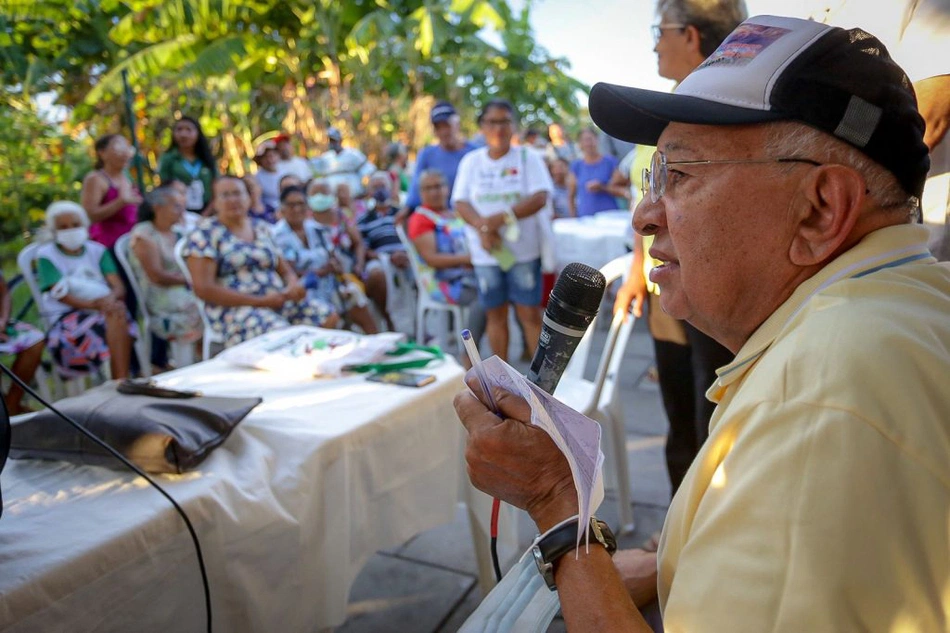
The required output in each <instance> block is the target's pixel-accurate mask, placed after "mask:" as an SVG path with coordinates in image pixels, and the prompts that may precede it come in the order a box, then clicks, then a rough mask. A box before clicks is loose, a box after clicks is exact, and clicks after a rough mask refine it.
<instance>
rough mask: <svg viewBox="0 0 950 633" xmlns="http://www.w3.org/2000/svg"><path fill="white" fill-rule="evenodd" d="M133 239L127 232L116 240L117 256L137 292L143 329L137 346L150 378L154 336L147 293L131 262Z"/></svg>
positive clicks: (145, 372) (144, 368) (144, 371)
mask: <svg viewBox="0 0 950 633" xmlns="http://www.w3.org/2000/svg"><path fill="white" fill-rule="evenodd" d="M131 239H132V235H131V234H130V233H126V234H125V235H123V236H122V237H120V238H119V239H118V240H116V242H115V257H116V259H117V260H119V266H121V267H122V270H124V271H125V276H126V277H128V279H129V284H130V285H131V286H132V292H133V293H134V294H135V302H136V303H137V304H138V306H139V310H138V311H139V316H140V317H141V319H142V329H141V335H140V336H139V340H138V341H136V346H137V347H138V354H139V359H145V362H144V363H142V364H141V367H140V370H141V371H142V375H143V376H145V377H146V378H150V377H151V376H152V336H151V330H149V315H148V310H146V309H145V295H144V294H142V287H141V286H140V285H139V280H138V278H136V276H135V271H134V270H132V265H131V262H129V242H130V241H131Z"/></svg>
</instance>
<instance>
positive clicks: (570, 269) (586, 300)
mask: <svg viewBox="0 0 950 633" xmlns="http://www.w3.org/2000/svg"><path fill="white" fill-rule="evenodd" d="M606 287H607V280H606V279H604V276H603V275H602V274H601V272H600V271H599V270H597V269H596V268H592V267H590V266H588V265H587V264H582V263H580V262H573V263H571V264H568V265H567V266H565V267H564V270H562V271H561V274H560V275H559V276H558V278H557V283H555V284H554V289H553V290H552V291H551V298H550V299H549V301H548V309H547V314H548V316H549V317H550V318H552V319H554V320H555V321H557V322H559V323H564V324H565V325H571V324H576V326H580V327H585V328H586V327H587V325H588V324H590V321H591V319H593V318H594V317H595V316H597V311H598V310H599V309H600V302H601V301H602V300H603V298H604V290H605V289H606Z"/></svg>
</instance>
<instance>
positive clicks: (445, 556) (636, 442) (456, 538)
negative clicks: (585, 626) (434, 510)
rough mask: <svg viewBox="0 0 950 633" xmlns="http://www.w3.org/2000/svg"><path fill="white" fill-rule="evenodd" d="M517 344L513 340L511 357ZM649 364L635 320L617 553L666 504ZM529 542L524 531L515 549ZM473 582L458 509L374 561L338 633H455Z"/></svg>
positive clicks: (467, 609)
mask: <svg viewBox="0 0 950 633" xmlns="http://www.w3.org/2000/svg"><path fill="white" fill-rule="evenodd" d="M598 334H599V335H600V336H599V337H598V338H597V339H595V349H598V348H599V347H600V345H598V343H600V341H602V339H603V332H599V333H598ZM517 345H518V343H517V341H515V342H513V344H512V347H513V350H512V351H513V352H514V348H516V346H517ZM511 356H512V358H515V357H516V356H515V354H514V353H512V355H511ZM592 357H594V358H596V354H594V353H592ZM652 363H653V348H652V344H651V341H650V336H649V333H648V332H647V330H646V323H645V322H640V323H637V324H636V326H635V328H634V331H633V335H632V336H631V338H630V343H629V345H628V346H627V350H626V353H625V357H624V364H623V369H622V376H621V382H620V389H621V393H622V399H623V405H624V414H625V419H626V430H627V452H628V455H629V464H630V478H631V485H632V495H633V499H632V503H633V507H634V518H635V521H636V528H635V530H634V531H633V532H632V533H630V534H626V535H624V536H623V537H621V539H620V540H621V546H622V547H631V546H637V545H640V544H642V543H643V542H644V541H646V540H647V539H648V538H649V537H650V535H651V534H653V533H654V532H656V531H658V530H659V529H660V527H661V526H662V524H663V520H664V518H665V516H666V508H667V506H668V504H669V496H670V487H669V481H668V479H667V474H666V467H665V463H664V458H663V445H664V441H665V435H666V425H667V422H666V416H665V415H664V413H663V408H662V404H661V403H660V395H659V391H658V388H657V385H656V384H655V383H654V382H652V381H651V380H650V379H649V378H648V376H647V371H648V369H649V367H650V366H651V365H652ZM513 364H515V365H516V366H518V368H519V369H521V370H522V371H524V370H525V369H526V368H527V364H526V363H513ZM589 371H592V369H589ZM607 494H608V498H607V499H605V501H604V503H603V505H602V506H601V509H600V510H599V511H598V513H597V514H598V516H600V517H601V518H603V519H605V520H607V521H608V522H609V523H610V524H611V525H612V526H615V525H616V524H617V523H618V520H617V519H618V514H617V509H616V505H617V504H616V498H615V497H614V496H613V493H612V492H611V491H608V493H607ZM530 538H531V534H530V533H528V532H527V531H526V532H525V534H524V543H523V544H522V545H523V546H522V548H521V549H524V548H526V547H527V545H528V542H529V540H530ZM476 576H477V573H476V566H475V554H474V551H473V548H472V542H471V538H470V532H469V527H468V520H467V518H466V516H465V513H464V511H463V510H461V509H460V510H459V512H458V513H457V515H456V519H455V521H454V522H453V523H451V524H449V525H445V526H441V527H438V528H435V529H433V530H430V531H428V532H424V533H422V534H419V535H417V536H416V537H414V538H413V539H411V540H410V541H408V542H406V543H404V544H403V545H401V546H399V547H395V548H393V549H391V550H388V551H384V552H379V553H378V554H376V555H375V556H373V557H372V558H371V559H370V560H369V562H368V563H367V565H366V566H365V567H364V568H363V571H362V572H361V573H360V575H359V576H358V577H357V579H356V582H355V584H354V585H353V589H352V591H351V594H350V603H349V617H348V619H347V621H346V623H345V624H343V625H342V626H340V627H338V628H337V629H336V633H370V632H371V633H455V631H457V630H458V628H459V626H460V625H461V624H462V622H464V621H465V619H466V618H467V617H468V615H469V614H470V613H471V612H472V611H473V610H474V609H475V607H476V606H477V605H478V603H479V601H480V600H481V593H480V591H479V589H478V583H477V578H476ZM560 631H564V626H563V623H562V622H560V621H559V620H557V619H556V620H555V621H554V623H552V625H551V627H550V629H549V632H560Z"/></svg>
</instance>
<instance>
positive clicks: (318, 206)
mask: <svg viewBox="0 0 950 633" xmlns="http://www.w3.org/2000/svg"><path fill="white" fill-rule="evenodd" d="M334 202H336V198H334V197H333V196H332V195H330V194H328V193H315V194H313V195H312V196H310V197H309V198H307V203H308V204H309V205H310V208H311V209H313V210H314V211H316V212H318V213H319V212H321V211H329V210H330V209H331V208H332V207H333V203H334Z"/></svg>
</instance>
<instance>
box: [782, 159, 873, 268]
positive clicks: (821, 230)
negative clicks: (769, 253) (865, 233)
mask: <svg viewBox="0 0 950 633" xmlns="http://www.w3.org/2000/svg"><path fill="white" fill-rule="evenodd" d="M799 194H800V197H799V198H797V199H796V200H793V202H792V204H793V205H796V206H794V207H793V210H792V211H791V213H792V214H793V216H794V221H795V223H796V227H795V233H794V235H793V238H792V243H791V245H790V246H789V257H790V259H791V261H792V262H793V263H795V264H797V265H799V266H814V265H817V264H821V263H824V262H826V261H828V260H829V259H831V258H832V257H834V256H836V255H837V254H838V253H839V252H840V250H841V246H842V245H843V244H845V242H846V241H847V240H848V238H849V237H850V236H851V234H852V232H853V230H854V226H855V224H856V223H857V221H858V218H859V217H860V215H861V211H862V209H863V207H864V206H865V199H866V197H867V184H866V183H865V181H864V177H863V176H861V174H859V173H858V172H857V171H856V170H854V169H852V168H850V167H846V166H845V165H821V166H819V167H815V168H814V169H813V170H812V173H810V174H809V175H808V176H807V177H806V178H804V179H803V180H802V181H801V184H800V189H799ZM849 246H850V245H849Z"/></svg>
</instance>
